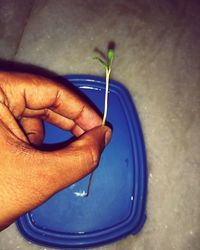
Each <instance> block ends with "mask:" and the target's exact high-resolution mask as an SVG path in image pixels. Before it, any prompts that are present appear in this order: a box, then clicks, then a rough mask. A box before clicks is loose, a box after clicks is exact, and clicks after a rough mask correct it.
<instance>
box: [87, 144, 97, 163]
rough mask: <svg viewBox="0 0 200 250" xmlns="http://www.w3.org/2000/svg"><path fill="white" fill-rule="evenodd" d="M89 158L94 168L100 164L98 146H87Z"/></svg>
mask: <svg viewBox="0 0 200 250" xmlns="http://www.w3.org/2000/svg"><path fill="white" fill-rule="evenodd" d="M87 156H88V160H89V162H90V164H91V167H92V168H96V167H97V166H98V164H99V152H98V150H97V149H96V148H94V147H92V146H90V147H88V148H87Z"/></svg>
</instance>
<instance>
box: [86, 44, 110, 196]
mask: <svg viewBox="0 0 200 250" xmlns="http://www.w3.org/2000/svg"><path fill="white" fill-rule="evenodd" d="M94 59H96V60H97V61H98V62H99V63H100V64H101V65H102V66H103V68H104V69H105V71H106V72H105V74H106V90H105V98H104V113H103V120H102V126H104V125H105V123H106V118H107V113H108V93H109V81H110V72H111V68H112V63H113V59H114V50H113V49H108V53H107V58H106V61H104V60H103V59H101V58H100V57H98V56H95V57H94ZM92 177H93V172H92V173H91V175H90V178H89V183H88V187H87V193H86V195H85V197H87V196H88V195H89V193H90V187H91V183H92Z"/></svg>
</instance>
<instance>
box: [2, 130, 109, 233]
mask: <svg viewBox="0 0 200 250" xmlns="http://www.w3.org/2000/svg"><path fill="white" fill-rule="evenodd" d="M111 135H112V132H111V129H110V128H109V127H107V126H101V127H97V128H94V129H92V130H90V131H88V132H86V133H85V134H83V135H82V136H81V137H79V138H78V139H77V140H76V141H74V142H73V143H71V144H70V145H69V146H68V147H66V148H63V149H60V150H56V151H53V152H43V151H39V150H36V149H34V148H31V147H24V148H23V145H22V144H19V143H18V146H17V145H16V144H15V143H14V144H13V143H12V144H10V143H7V141H8V140H5V146H4V148H5V151H4V152H5V156H4V157H3V158H2V160H3V159H4V164H3V165H2V169H1V172H0V181H1V180H2V181H1V182H0V187H1V190H4V192H2V193H1V195H0V202H1V204H6V205H5V206H2V207H1V208H0V225H1V224H2V225H3V227H5V226H7V225H9V224H10V223H11V222H13V221H14V220H15V219H16V218H17V217H18V216H20V215H22V214H23V213H25V212H27V211H29V210H31V209H33V208H35V207H37V206H39V205H40V204H42V203H43V202H45V201H46V200H47V199H48V198H50V197H51V196H52V195H53V194H55V193H56V192H58V191H59V190H61V189H63V188H64V187H67V186H69V185H71V184H72V183H74V182H76V181H78V180H80V179H81V178H83V177H84V176H86V175H87V174H89V173H90V172H91V171H93V170H94V169H95V168H96V167H97V165H98V163H99V160H100V156H101V153H102V151H103V149H104V147H105V146H106V145H107V143H108V142H109V141H110V139H111ZM15 146H16V149H14V148H13V147H15ZM6 147H8V148H7V149H8V150H6ZM10 147H11V148H10ZM22 148H23V150H22ZM13 150H14V151H15V150H16V152H17V154H13V152H14V151H13ZM16 158H17V160H16ZM0 230H1V226H0Z"/></svg>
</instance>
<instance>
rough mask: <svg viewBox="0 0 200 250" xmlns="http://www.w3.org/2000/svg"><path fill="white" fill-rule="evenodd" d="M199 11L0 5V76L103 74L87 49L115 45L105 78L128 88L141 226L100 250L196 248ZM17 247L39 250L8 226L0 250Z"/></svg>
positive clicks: (174, 4) (171, 4) (64, 2)
mask: <svg viewBox="0 0 200 250" xmlns="http://www.w3.org/2000/svg"><path fill="white" fill-rule="evenodd" d="M199 13H200V2H199V1H198V0H196V1H195V0H191V1H187V0H173V1H172V0H168V1H167V0H160V1H156V0H155V1H150V0H141V1H139V0H132V1H128V0H113V1H107V0H85V1H84V0H82V1H81V0H59V1H56V0H35V1H34V0H21V1H20V0H19V1H15V0H5V1H3V0H0V67H1V68H5V67H6V66H9V67H11V66H12V67H13V63H12V62H13V61H14V62H15V63H25V64H31V65H35V66H40V67H42V68H44V69H46V70H50V71H53V72H56V73H58V74H71V73H73V74H74V73H77V74H81V73H84V74H88V73H90V74H97V75H101V74H102V70H101V68H100V67H98V65H96V63H94V62H93V60H92V56H93V49H95V48H99V49H101V50H104V49H105V48H106V46H107V44H108V42H109V41H114V42H115V43H116V59H115V62H114V67H113V74H112V78H113V79H116V80H118V81H121V82H122V83H123V84H124V85H126V86H127V87H128V88H129V90H130V92H131V94H132V96H133V98H134V101H135V103H136V106H137V109H138V112H139V116H140V119H141V122H142V125H143V129H144V135H145V140H146V145H147V153H148V166H149V195H148V206H147V216H148V219H147V223H146V224H145V227H144V229H143V230H142V232H141V233H140V234H139V235H138V236H136V237H132V236H130V237H128V238H126V239H124V240H122V241H120V242H117V243H115V244H111V245H108V246H105V247H102V248H100V249H113V250H114V249H116V250H118V249H126V250H136V249H137V250H160V249H162V250H171V249H176V250H190V249H191V250H198V249H200V237H199V236H200V209H199V207H200V199H199V197H200V188H199V187H200V167H199V166H200V154H199V147H200V143H199V142H200V129H199V127H200V125H199V124H200V14H199ZM6 60H7V61H6ZM10 61H11V62H10ZM16 65H17V64H15V65H14V67H15V68H17V67H19V68H20V67H21V66H20V65H17V66H16ZM29 66H30V65H29ZM31 67H32V66H31ZM15 249H23V250H28V249H31V250H36V249H37V250H39V249H45V248H44V247H41V246H37V245H33V244H29V243H28V242H27V241H26V240H24V239H23V237H22V236H21V235H20V234H19V233H18V231H17V229H16V226H15V225H12V226H10V227H9V228H8V229H6V230H5V231H3V232H1V233H0V250H15Z"/></svg>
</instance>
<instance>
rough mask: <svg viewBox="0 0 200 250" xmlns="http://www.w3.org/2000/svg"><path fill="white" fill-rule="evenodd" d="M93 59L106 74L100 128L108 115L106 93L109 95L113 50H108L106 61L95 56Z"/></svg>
mask: <svg viewBox="0 0 200 250" xmlns="http://www.w3.org/2000/svg"><path fill="white" fill-rule="evenodd" d="M94 59H96V60H98V62H99V63H100V64H101V65H102V66H103V67H104V69H105V71H106V72H105V73H106V90H105V98H104V114H103V120H102V126H104V125H105V123H106V117H107V113H108V93H109V80H110V72H111V68H112V63H113V59H114V50H113V49H109V50H108V53H107V60H106V61H104V60H102V59H101V58H100V57H98V56H96V57H94Z"/></svg>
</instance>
